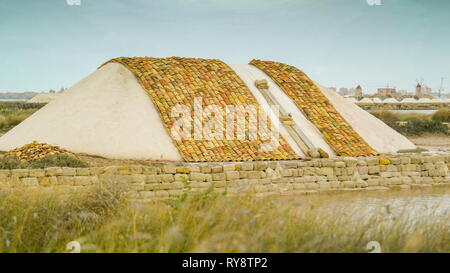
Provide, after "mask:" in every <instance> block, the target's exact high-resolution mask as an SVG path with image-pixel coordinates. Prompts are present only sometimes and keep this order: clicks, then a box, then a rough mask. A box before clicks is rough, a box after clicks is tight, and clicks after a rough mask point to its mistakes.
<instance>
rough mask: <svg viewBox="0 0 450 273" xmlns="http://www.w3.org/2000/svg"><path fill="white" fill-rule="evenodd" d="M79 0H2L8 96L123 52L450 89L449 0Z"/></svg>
mask: <svg viewBox="0 0 450 273" xmlns="http://www.w3.org/2000/svg"><path fill="white" fill-rule="evenodd" d="M71 1H78V0H0V92H7V91H12V92H22V91H38V92H42V91H48V90H49V89H55V90H59V89H60V88H61V87H66V88H67V87H70V86H72V85H73V84H75V83H77V82H78V81H79V80H81V79H82V78H84V77H86V76H87V75H89V74H91V73H93V72H94V71H95V70H96V69H97V68H98V66H100V65H101V64H103V63H104V62H106V61H107V60H109V59H111V58H115V57H120V56H152V57H169V56H183V57H199V58H217V59H221V60H223V61H225V62H227V63H230V64H243V63H248V62H249V61H250V60H251V59H253V58H255V59H262V60H272V61H280V62H284V63H287V64H290V65H294V66H296V67H298V68H300V69H301V70H303V71H304V72H305V73H307V74H308V75H309V76H310V78H312V79H313V80H314V81H316V82H318V83H320V84H322V85H325V86H332V87H337V88H339V87H355V86H356V85H358V84H360V85H362V87H363V89H364V90H365V91H366V92H373V91H374V90H376V88H378V87H386V86H387V85H389V86H390V87H396V88H397V89H405V90H408V91H413V90H414V87H415V85H416V83H417V80H419V81H423V82H424V83H425V84H427V85H428V86H430V87H432V88H434V89H438V88H439V86H440V83H441V78H442V77H444V87H446V86H448V88H446V89H445V90H446V93H448V92H450V51H449V46H450V16H448V12H449V10H450V1H449V0H126V1H125V0H122V1H121V0H79V1H80V5H69V4H68V2H71ZM377 1H380V2H381V5H373V4H374V3H376V2H377Z"/></svg>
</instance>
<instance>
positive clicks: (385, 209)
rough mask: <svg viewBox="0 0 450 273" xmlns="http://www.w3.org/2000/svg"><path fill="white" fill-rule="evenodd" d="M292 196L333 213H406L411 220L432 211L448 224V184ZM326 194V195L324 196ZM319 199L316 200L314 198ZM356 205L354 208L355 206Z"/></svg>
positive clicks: (449, 200) (449, 190) (449, 201)
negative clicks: (425, 187)
mask: <svg viewBox="0 0 450 273" xmlns="http://www.w3.org/2000/svg"><path fill="white" fill-rule="evenodd" d="M325 195H326V196H327V198H325V200H326V201H323V200H324V198H323V195H311V196H304V197H301V196H299V197H295V198H294V202H301V203H304V204H308V205H314V204H318V205H319V206H321V207H322V208H323V209H325V210H330V211H331V212H333V214H336V213H337V214H348V213H349V208H353V209H352V210H351V213H353V214H354V215H353V216H355V217H360V216H370V215H371V214H372V215H386V217H396V216H400V215H402V214H405V215H408V217H409V218H411V220H414V219H415V220H420V218H422V217H425V216H426V217H429V216H430V215H433V216H435V217H436V219H440V220H442V219H446V218H447V219H448V220H449V225H450V187H442V188H432V189H427V190H389V191H372V192H345V193H334V194H325ZM328 197H329V198H328ZM318 200H320V203H317V201H318ZM355 208H356V209H355Z"/></svg>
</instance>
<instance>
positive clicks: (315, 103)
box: [250, 60, 377, 156]
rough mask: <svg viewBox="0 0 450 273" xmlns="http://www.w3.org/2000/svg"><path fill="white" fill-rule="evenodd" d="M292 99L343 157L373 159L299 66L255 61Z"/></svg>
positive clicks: (370, 149)
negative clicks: (369, 157)
mask: <svg viewBox="0 0 450 273" xmlns="http://www.w3.org/2000/svg"><path fill="white" fill-rule="evenodd" d="M250 64H251V65H254V66H256V67H257V68H259V69H261V70H262V71H263V72H264V73H266V74H267V75H268V76H269V77H271V78H272V79H273V80H274V81H275V82H276V83H277V84H278V85H279V86H280V88H281V89H282V90H283V91H284V92H285V93H286V94H287V95H288V96H289V97H291V98H292V100H293V101H294V103H295V104H296V105H297V107H298V108H299V109H300V111H302V113H303V114H304V115H305V117H307V118H308V119H309V120H310V121H311V122H312V123H313V124H314V125H315V126H316V127H317V128H318V129H319V130H320V131H321V132H322V134H323V136H324V139H325V140H326V141H327V143H328V144H329V145H330V147H331V148H332V149H333V150H334V151H335V152H336V154H337V155H340V156H373V155H376V154H377V152H376V151H375V150H373V149H372V148H371V147H370V146H369V144H367V143H366V142H365V141H364V139H363V138H362V137H361V136H359V134H358V133H357V132H356V131H355V130H353V128H352V127H351V126H350V124H348V123H347V121H346V120H345V119H344V118H343V117H342V116H341V115H340V114H339V112H338V111H337V110H336V109H335V108H334V107H333V105H332V104H331V103H330V101H329V100H328V99H327V98H326V97H325V95H324V94H323V93H322V91H320V89H319V88H318V87H317V86H316V85H315V84H314V82H313V81H312V80H311V79H309V78H308V76H306V74H305V73H303V72H302V71H301V70H299V69H297V68H296V67H293V66H290V65H286V64H283V63H278V62H272V61H260V60H252V61H251V62H250Z"/></svg>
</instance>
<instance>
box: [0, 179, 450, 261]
mask: <svg viewBox="0 0 450 273" xmlns="http://www.w3.org/2000/svg"><path fill="white" fill-rule="evenodd" d="M333 196H336V195H333ZM333 196H331V195H319V196H315V197H310V198H314V199H312V200H311V199H291V198H286V197H284V198H280V197H277V198H275V197H264V198H257V197H255V196H254V195H243V196H226V195H223V194H214V193H211V192H208V191H206V192H204V193H188V194H186V195H184V196H183V197H182V198H179V199H177V200H173V201H154V202H150V203H145V204H142V203H132V202H126V201H125V199H124V198H125V195H124V194H123V189H120V187H119V186H118V185H112V186H109V187H107V188H100V187H99V188H96V189H93V190H92V191H89V192H86V193H85V194H74V195H69V196H64V197H63V195H55V194H54V195H50V194H49V193H47V194H44V193H28V194H26V193H23V192H22V193H20V192H14V193H2V194H0V226H1V227H2V228H1V229H0V252H65V251H66V245H67V243H69V242H71V241H78V242H80V244H81V250H82V252H367V250H366V249H365V247H366V245H367V243H368V242H369V241H378V242H380V243H381V246H382V251H383V252H449V251H450V233H449V232H450V231H449V229H448V222H447V220H448V219H444V218H445V217H440V216H437V215H434V213H427V214H423V215H421V216H420V217H414V216H413V214H414V213H415V212H414V210H412V209H409V210H405V211H404V212H401V213H399V214H392V213H391V212H390V208H388V207H387V208H386V209H384V208H383V207H381V209H373V208H372V209H371V210H370V213H367V212H362V208H361V206H359V205H357V204H354V205H352V206H347V205H346V206H344V207H343V208H339V209H338V208H337V207H335V206H330V203H329V202H330V200H332V199H333ZM308 200H309V201H308ZM366 209H367V208H366Z"/></svg>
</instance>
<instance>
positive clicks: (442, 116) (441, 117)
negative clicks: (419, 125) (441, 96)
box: [432, 108, 450, 122]
mask: <svg viewBox="0 0 450 273" xmlns="http://www.w3.org/2000/svg"><path fill="white" fill-rule="evenodd" d="M432 118H433V120H436V121H441V122H450V109H448V108H444V109H440V110H439V111H437V112H436V113H434V115H433V117H432Z"/></svg>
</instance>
